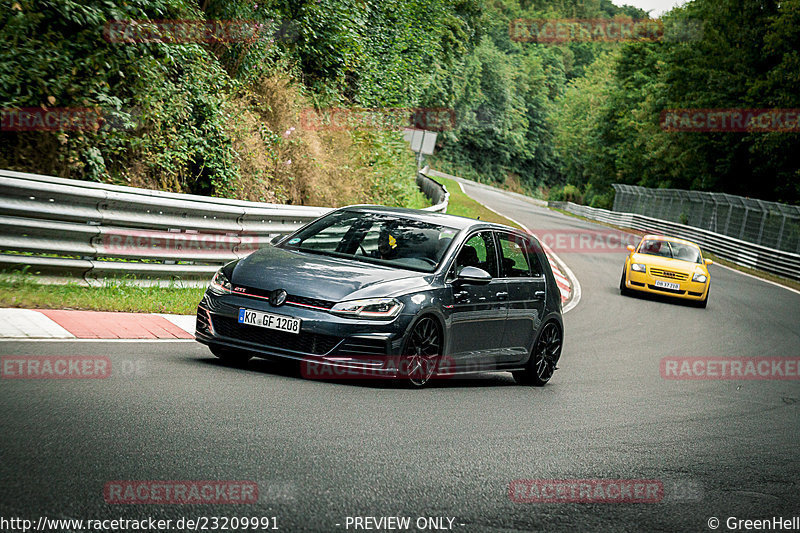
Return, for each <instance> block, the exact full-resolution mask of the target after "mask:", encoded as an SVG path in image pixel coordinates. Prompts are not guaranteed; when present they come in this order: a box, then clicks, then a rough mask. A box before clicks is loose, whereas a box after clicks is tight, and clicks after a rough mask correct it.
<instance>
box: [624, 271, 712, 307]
mask: <svg viewBox="0 0 800 533" xmlns="http://www.w3.org/2000/svg"><path fill="white" fill-rule="evenodd" d="M656 280H660V281H668V282H672V283H677V284H678V285H679V289H678V290H673V289H666V288H663V287H656V285H655V283H656ZM710 284H711V280H710V279H709V280H708V281H706V282H705V283H698V282H695V281H692V280H691V278H690V279H688V280H684V281H681V280H676V279H669V278H661V277H657V276H654V275H653V274H652V273H651V272H650V269H649V268H648V270H647V272H636V271H634V270H631V268H630V267H628V268H627V271H626V275H625V286H626V287H627V288H628V289H631V290H635V291H641V292H647V293H650V294H660V295H662V296H672V297H675V298H685V299H687V300H703V299H705V298H706V295H707V294H708V287H709V286H710Z"/></svg>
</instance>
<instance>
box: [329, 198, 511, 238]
mask: <svg viewBox="0 0 800 533" xmlns="http://www.w3.org/2000/svg"><path fill="white" fill-rule="evenodd" d="M341 210H352V211H366V212H369V213H387V214H394V215H402V216H404V217H407V218H412V219H414V220H419V221H422V222H428V223H430V224H439V225H442V226H449V227H451V228H454V229H458V230H464V229H473V228H489V229H497V230H503V231H514V232H517V233H524V232H521V231H520V230H518V229H517V228H512V227H511V226H506V225H504V224H497V223H494V222H484V221H483V220H476V219H474V218H468V217H462V216H459V215H449V214H447V213H434V212H432V211H423V210H421V209H408V208H405V207H386V206H383V205H350V206H347V207H342V208H341Z"/></svg>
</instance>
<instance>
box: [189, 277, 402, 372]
mask: <svg viewBox="0 0 800 533" xmlns="http://www.w3.org/2000/svg"><path fill="white" fill-rule="evenodd" d="M240 308H245V309H253V310H258V311H263V312H267V313H272V314H276V315H283V316H291V317H294V318H298V319H300V320H301V321H302V323H301V327H300V333H287V332H281V331H276V330H272V329H267V328H263V327H259V326H252V325H245V324H239V323H238V316H239V309H240ZM412 320H413V316H412V315H404V314H401V315H399V316H398V317H396V318H394V319H393V320H389V321H386V320H380V321H378V320H354V319H348V318H344V317H338V316H336V315H333V314H331V313H329V312H327V311H324V310H320V309H311V308H307V307H299V306H293V305H290V304H285V305H282V306H279V307H274V306H272V305H271V304H270V303H269V302H266V301H264V300H256V299H253V298H248V297H245V296H240V295H237V294H225V295H216V294H213V293H210V292H208V291H207V292H206V294H205V296H204V297H203V300H202V301H201V302H200V304H199V305H198V308H197V318H196V324H195V339H196V340H197V341H198V342H201V343H203V344H206V345H210V346H218V347H226V348H232V349H236V350H243V351H246V352H248V353H250V354H251V355H253V356H255V357H263V358H268V359H287V360H295V361H299V362H301V363H302V364H304V365H308V368H309V369H311V370H312V371H316V370H318V369H319V368H324V367H326V366H331V367H337V368H340V369H341V368H351V369H353V370H358V369H361V370H368V371H369V372H373V373H375V374H376V375H389V376H391V375H394V374H395V373H396V368H397V366H396V364H395V361H396V357H393V356H400V355H401V351H402V346H403V343H404V340H405V333H406V330H407V329H408V325H409V324H410V323H411V321H412Z"/></svg>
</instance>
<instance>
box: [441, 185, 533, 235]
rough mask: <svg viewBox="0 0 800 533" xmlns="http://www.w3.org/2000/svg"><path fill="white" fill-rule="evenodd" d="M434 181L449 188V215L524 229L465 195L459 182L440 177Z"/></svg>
mask: <svg viewBox="0 0 800 533" xmlns="http://www.w3.org/2000/svg"><path fill="white" fill-rule="evenodd" d="M434 179H435V180H436V181H438V182H439V183H441V184H443V185H444V186H445V187H447V192H449V193H450V201H449V202H448V204H447V213H448V214H449V215H460V216H462V217H469V218H476V219H480V220H485V221H487V222H497V223H498V224H505V225H506V226H511V227H513V228H519V229H522V228H520V227H519V225H518V224H517V223H515V222H512V221H511V220H509V219H507V218H506V217H504V216H500V215H498V214H497V213H495V212H494V211H492V210H491V209H489V208H487V207H486V206H484V205H483V204H480V203H478V202H476V201H475V200H473V199H472V198H470V197H469V196H467V195H466V194H464V193H463V192H462V191H461V187H460V186H459V185H458V182H457V181H455V180H450V179H447V178H441V177H439V176H437V177H436V178H434Z"/></svg>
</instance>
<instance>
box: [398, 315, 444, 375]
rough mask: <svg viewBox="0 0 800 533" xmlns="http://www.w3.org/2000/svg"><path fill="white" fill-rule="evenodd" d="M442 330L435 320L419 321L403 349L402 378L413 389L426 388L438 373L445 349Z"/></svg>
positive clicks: (425, 319)
mask: <svg viewBox="0 0 800 533" xmlns="http://www.w3.org/2000/svg"><path fill="white" fill-rule="evenodd" d="M442 341H443V336H442V332H441V328H440V327H439V324H438V322H437V321H436V319H435V318H433V317H431V316H425V317H422V318H420V319H419V320H417V322H416V323H415V324H414V326H413V327H412V329H411V332H410V333H409V334H408V339H407V340H406V343H405V346H404V347H403V358H402V363H403V364H402V365H401V370H400V377H401V378H404V379H405V382H406V383H407V384H408V385H410V386H411V387H415V388H420V387H424V386H425V385H426V384H427V383H428V381H430V379H431V378H432V377H433V375H434V374H435V373H436V370H437V368H438V366H439V361H440V359H441V355H442V349H443V347H444V343H443V342H442Z"/></svg>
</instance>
